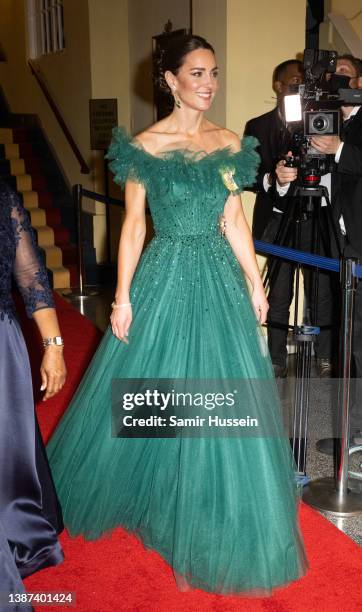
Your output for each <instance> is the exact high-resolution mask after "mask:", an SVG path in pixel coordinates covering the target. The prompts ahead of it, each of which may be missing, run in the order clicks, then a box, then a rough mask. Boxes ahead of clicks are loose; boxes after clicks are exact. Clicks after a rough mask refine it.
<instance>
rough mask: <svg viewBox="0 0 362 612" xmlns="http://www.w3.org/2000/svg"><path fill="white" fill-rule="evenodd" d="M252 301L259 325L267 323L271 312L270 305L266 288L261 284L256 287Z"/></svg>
mask: <svg viewBox="0 0 362 612" xmlns="http://www.w3.org/2000/svg"><path fill="white" fill-rule="evenodd" d="M251 301H252V304H253V306H254V310H255V314H256V316H257V319H258V321H259V323H261V324H262V323H265V322H266V316H267V314H268V310H269V304H268V300H267V299H266V296H265V291H264V287H263V285H262V284H261V283H258V284H257V285H255V286H254V288H253V291H252V294H251Z"/></svg>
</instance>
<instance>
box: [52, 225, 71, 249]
mask: <svg viewBox="0 0 362 612" xmlns="http://www.w3.org/2000/svg"><path fill="white" fill-rule="evenodd" d="M52 229H53V231H54V242H55V244H56V245H58V246H60V247H62V246H63V244H69V242H70V234H69V231H68V230H67V228H66V227H63V226H62V225H56V226H55V227H53V228H52Z"/></svg>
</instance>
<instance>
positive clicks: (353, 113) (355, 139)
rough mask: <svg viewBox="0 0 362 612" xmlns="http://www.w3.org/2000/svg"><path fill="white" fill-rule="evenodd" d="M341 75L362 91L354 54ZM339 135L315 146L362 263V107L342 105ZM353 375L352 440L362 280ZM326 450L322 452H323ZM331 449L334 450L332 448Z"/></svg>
mask: <svg viewBox="0 0 362 612" xmlns="http://www.w3.org/2000/svg"><path fill="white" fill-rule="evenodd" d="M336 73H337V74H341V75H345V76H348V77H349V78H350V81H349V87H351V88H352V89H356V88H361V89H362V64H361V60H358V59H356V58H354V57H353V56H350V55H342V56H340V57H339V58H338V59H337V69H336ZM342 117H343V128H342V134H341V137H339V136H314V137H313V138H312V141H311V143H312V145H313V146H314V147H315V148H316V149H317V150H318V151H320V152H321V153H326V154H332V155H334V156H335V162H336V171H335V172H333V174H332V177H331V178H332V181H331V182H332V198H331V199H332V207H333V211H334V215H335V219H336V221H337V222H338V228H339V231H340V240H341V244H342V248H343V254H344V255H345V256H346V257H355V258H357V259H358V260H359V263H360V264H361V263H362V106H342ZM352 356H353V374H354V377H355V378H356V383H357V384H356V386H355V393H354V399H353V404H352V409H351V414H350V420H351V435H352V438H353V437H354V436H355V434H356V433H357V432H358V436H359V437H360V432H361V430H362V279H361V280H360V281H359V282H358V284H357V290H356V301H355V311H354V333H353V345H352ZM321 450H322V449H321ZM330 450H331V447H330Z"/></svg>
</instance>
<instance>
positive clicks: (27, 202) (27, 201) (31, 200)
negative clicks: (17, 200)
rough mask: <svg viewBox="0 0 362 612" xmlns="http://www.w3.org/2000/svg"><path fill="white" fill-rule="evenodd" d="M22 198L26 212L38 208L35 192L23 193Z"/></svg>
mask: <svg viewBox="0 0 362 612" xmlns="http://www.w3.org/2000/svg"><path fill="white" fill-rule="evenodd" d="M22 196H23V204H24V206H25V208H26V209H27V210H30V209H31V208H37V207H38V202H39V198H38V193H37V192H36V191H33V190H30V191H23V193H22Z"/></svg>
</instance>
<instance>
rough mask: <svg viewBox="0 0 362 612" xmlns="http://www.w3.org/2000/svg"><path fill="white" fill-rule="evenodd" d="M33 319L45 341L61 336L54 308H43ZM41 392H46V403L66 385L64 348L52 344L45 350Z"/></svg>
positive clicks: (41, 371) (37, 311) (41, 370)
mask: <svg viewBox="0 0 362 612" xmlns="http://www.w3.org/2000/svg"><path fill="white" fill-rule="evenodd" d="M33 319H34V321H35V323H36V326H37V328H38V330H39V333H40V335H41V337H42V338H43V339H45V338H55V337H56V336H60V335H61V334H60V329H59V323H58V318H57V314H56V312H55V309H54V308H42V309H40V310H36V311H35V312H33ZM40 374H41V381H42V385H41V390H42V391H44V389H45V390H46V391H45V395H44V397H43V401H46V400H47V399H49V398H50V397H52V396H53V395H55V394H56V393H58V391H60V390H61V388H62V387H63V385H64V383H65V378H66V375H67V370H66V367H65V363H64V358H63V346H58V345H55V344H50V345H48V346H46V347H45V349H44V356H43V360H42V363H41V366H40Z"/></svg>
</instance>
